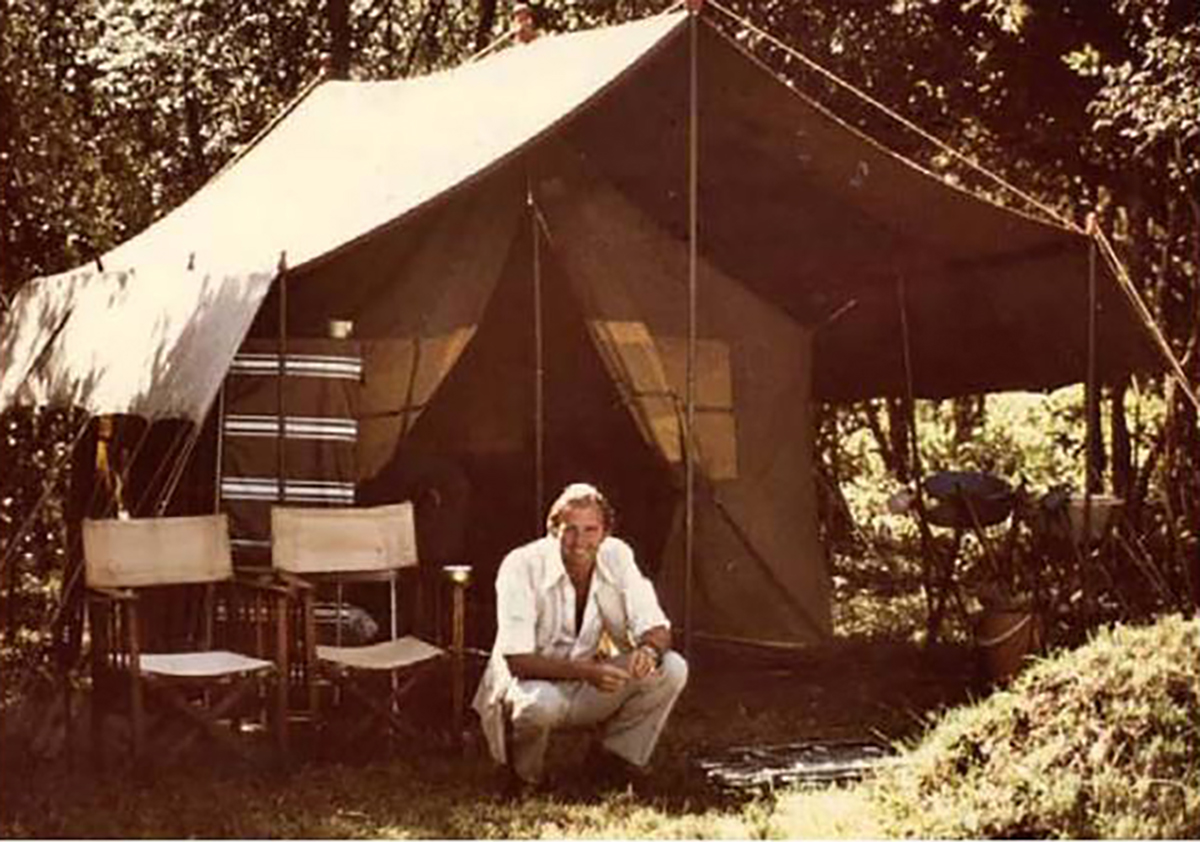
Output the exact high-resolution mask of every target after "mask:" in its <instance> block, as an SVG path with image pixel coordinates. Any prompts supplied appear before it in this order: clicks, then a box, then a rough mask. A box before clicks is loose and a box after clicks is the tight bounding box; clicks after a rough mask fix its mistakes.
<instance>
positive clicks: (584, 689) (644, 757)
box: [506, 652, 688, 782]
mask: <svg viewBox="0 0 1200 842" xmlns="http://www.w3.org/2000/svg"><path fill="white" fill-rule="evenodd" d="M628 662H629V656H628V655H623V656H621V657H619V658H615V659H613V661H612V663H613V664H614V665H616V666H619V667H622V668H623V669H628V666H629V663H628ZM687 674H688V666H687V661H685V660H684V659H683V657H682V656H681V655H679V654H678V653H676V652H667V653H666V654H665V655H664V656H663V662H662V666H660V667H659V668H658V669H657V670H656V671H654V672H652V673H651V674H650V675H648V676H646V677H644V678H640V679H630V680H629V681H628V682H626V683H625V686H624V687H622V688H621V689H620V690H617V691H615V692H612V693H605V692H603V691H601V690H597V689H596V688H595V687H593V686H592V685H590V684H588V683H587V682H585V681H542V680H539V679H518V680H517V681H515V682H513V685H512V686H511V687H510V688H509V691H508V697H507V700H506V708H507V709H508V711H509V717H510V724H511V729H510V730H509V734H510V736H511V739H510V742H509V762H510V763H511V764H512V768H513V771H515V772H516V773H517V775H518V776H520V777H521V779H522V780H526V781H531V782H537V781H540V780H541V779H542V774H543V771H544V768H545V762H546V749H547V747H548V746H549V744H550V734H551V732H553V731H555V730H556V729H561V728H577V727H582V726H590V725H597V724H601V723H602V724H603V739H602V744H603V746H604V748H606V749H607V750H608V751H610V752H612V753H613V754H616V755H618V756H619V757H622V758H624V759H625V760H627V761H629V762H630V763H632V764H633V765H634V766H639V767H644V766H645V765H646V764H647V763H649V762H650V756H651V755H652V754H653V753H654V746H655V745H657V743H658V738H659V735H661V734H662V729H663V726H664V725H666V723H667V717H668V716H669V715H670V713H671V708H672V707H674V705H675V700H676V699H678V698H679V694H680V693H681V692H683V687H684V685H685V684H687Z"/></svg>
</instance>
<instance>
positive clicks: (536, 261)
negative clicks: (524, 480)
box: [525, 174, 546, 535]
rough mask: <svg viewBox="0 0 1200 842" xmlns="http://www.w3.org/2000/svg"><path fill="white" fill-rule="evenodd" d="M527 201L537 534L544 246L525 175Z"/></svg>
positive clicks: (541, 507)
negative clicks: (530, 277)
mask: <svg viewBox="0 0 1200 842" xmlns="http://www.w3.org/2000/svg"><path fill="white" fill-rule="evenodd" d="M525 203H526V205H527V206H528V207H529V229H530V234H531V236H532V239H533V246H532V258H533V352H534V379H533V442H534V445H533V446H534V501H535V503H536V505H535V507H534V534H535V535H537V534H539V533H540V532H541V530H542V529H543V527H544V520H543V519H544V518H545V505H546V359H545V350H546V349H545V335H544V333H543V322H542V249H541V237H540V235H539V231H538V219H537V204H536V203H535V202H534V199H533V181H532V180H531V179H530V178H529V175H528V174H526V176H525Z"/></svg>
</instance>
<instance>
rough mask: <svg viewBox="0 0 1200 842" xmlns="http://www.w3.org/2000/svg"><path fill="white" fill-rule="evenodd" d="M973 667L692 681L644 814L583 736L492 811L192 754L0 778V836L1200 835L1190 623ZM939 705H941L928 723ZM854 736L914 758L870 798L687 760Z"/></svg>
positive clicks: (472, 760)
mask: <svg viewBox="0 0 1200 842" xmlns="http://www.w3.org/2000/svg"><path fill="white" fill-rule="evenodd" d="M935 655H936V656H937V657H935ZM939 658H940V660H939ZM698 666H705V665H698ZM967 666H968V664H967V662H964V661H963V660H962V659H961V657H959V656H958V655H956V654H955V652H954V650H945V651H942V652H941V653H940V654H939V653H932V652H924V651H922V650H916V649H911V648H897V647H895V646H893V647H891V648H889V647H887V646H885V645H882V644H876V645H875V646H874V647H863V648H857V649H856V648H842V649H834V650H829V651H827V652H826V653H824V655H823V656H822V658H821V659H818V658H816V656H815V655H814V656H811V657H810V658H809V659H808V660H805V659H804V658H798V659H796V660H793V661H791V662H788V663H786V664H774V665H763V664H756V665H749V664H726V665H725V666H724V667H723V668H722V669H716V668H715V667H714V665H712V664H709V665H707V666H706V668H704V669H701V670H698V671H697V672H696V673H694V675H697V676H698V678H697V680H696V681H695V682H694V683H693V686H691V687H689V691H688V694H687V696H685V698H684V700H683V701H682V702H681V707H680V709H679V711H678V712H677V715H676V717H675V720H674V721H673V722H672V725H671V727H670V728H669V730H668V732H667V734H666V736H665V739H664V743H663V745H662V746H661V747H660V752H659V754H660V757H659V762H658V764H657V769H656V773H655V775H654V777H653V779H652V782H651V785H650V787H649V789H648V791H647V792H645V793H643V794H642V795H640V796H637V797H635V796H634V795H633V794H632V793H630V792H628V791H624V792H622V791H615V792H612V791H610V792H605V793H597V792H595V791H593V790H592V789H591V787H590V785H589V783H588V781H587V779H586V777H584V776H582V775H581V774H580V772H579V771H578V767H577V765H576V758H577V757H578V756H579V755H581V754H582V748H583V747H584V746H585V741H584V740H583V739H582V738H573V739H566V740H561V741H559V742H558V743H557V744H556V753H555V754H554V756H553V757H552V763H551V766H552V769H553V771H555V772H556V773H557V774H558V776H559V780H558V783H559V785H558V787H557V789H556V791H555V794H554V795H550V796H540V797H535V798H532V799H527V800H524V801H518V802H509V801H505V800H504V799H502V798H500V797H499V795H498V787H497V781H496V778H495V776H494V772H493V770H492V768H491V766H490V763H489V762H488V760H487V759H486V758H485V757H483V756H482V755H481V753H480V752H479V751H478V749H475V750H474V751H473V752H469V753H468V754H467V756H465V757H460V756H458V755H457V754H455V753H451V752H448V751H446V750H445V749H444V748H440V747H439V746H438V745H437V744H436V743H433V742H426V741H424V740H422V739H416V740H413V741H410V742H409V743H408V744H406V745H404V746H402V752H401V754H400V755H399V756H395V757H392V758H391V759H377V760H374V761H363V762H357V763H354V764H343V763H333V762H321V763H318V762H310V763H308V764H305V765H301V766H300V767H298V768H296V769H294V770H292V771H291V772H290V773H288V774H286V775H284V774H270V773H265V772H262V771H257V770H255V769H253V768H249V767H245V766H231V765H229V764H227V763H224V762H219V761H217V760H216V759H215V758H209V757H208V756H207V755H204V754H200V753H197V755H196V756H194V757H192V758H190V760H189V763H188V765H187V766H186V767H184V768H175V769H170V770H158V771H155V772H148V773H141V774H138V773H132V772H129V771H127V770H126V771H123V772H119V773H117V774H114V775H113V776H111V777H108V778H99V777H97V776H96V775H94V774H92V773H91V771H90V770H88V769H79V770H77V771H74V772H71V771H66V770H64V769H63V768H61V767H60V766H59V767H51V766H46V767H38V768H34V767H29V768H14V767H11V766H8V765H6V767H5V768H4V769H3V777H2V778H0V835H3V836H5V837H39V838H49V837H97V838H116V837H122V838H142V837H156V838H179V837H190V836H199V837H211V838H231V837H238V838H275V837H281V838H282V837H292V838H295V837H304V838H380V837H386V838H528V839H535V838H564V837H565V838H608V839H624V838H639V839H640V838H688V839H724V838H739V839H740V838H752V839H758V838H762V839H785V838H786V839H801V838H864V837H868V838H891V837H937V838H979V837H988V838H999V837H1011V836H1022V837H1044V836H1051V837H1067V838H1079V837H1095V838H1118V837H1123V838H1163V837H1190V838H1196V837H1197V836H1200V762H1198V758H1197V751H1198V749H1200V621H1197V620H1189V621H1185V620H1182V619H1180V618H1178V617H1167V618H1163V619H1161V620H1160V621H1158V622H1157V623H1155V624H1154V625H1152V626H1148V627H1144V628H1132V627H1130V628H1117V629H1115V630H1112V631H1104V632H1101V633H1099V634H1097V635H1096V636H1095V637H1094V638H1093V639H1092V640H1091V641H1090V642H1089V643H1088V644H1087V645H1085V646H1083V647H1081V648H1079V649H1077V650H1074V651H1069V652H1063V653H1058V654H1056V655H1054V656H1053V657H1049V658H1046V659H1044V660H1043V661H1041V662H1039V663H1037V664H1035V665H1033V666H1032V668H1030V669H1029V670H1027V671H1026V672H1025V673H1024V674H1023V675H1022V676H1021V677H1020V678H1019V679H1018V680H1017V681H1016V682H1015V683H1014V684H1013V685H1012V686H1011V687H1010V688H1008V689H1005V690H1001V691H999V692H996V693H993V694H991V695H989V696H987V697H986V698H982V699H981V700H980V701H976V702H970V700H969V699H968V698H967V694H968V692H969V691H977V688H973V687H971V686H969V685H967V684H965V683H963V682H960V684H959V686H958V687H957V688H954V687H952V681H953V678H954V676H955V675H956V674H957V673H961V672H962V670H963V669H964V668H965V667H967ZM956 671H957V673H956ZM705 676H708V678H705ZM936 686H940V687H941V688H942V691H941V692H940V693H935V692H933V690H932V688H933V687H936ZM922 693H924V694H925V695H922ZM881 698H887V699H888V703H887V704H882V703H881V702H880V699H881ZM947 703H953V705H954V706H953V707H951V708H948V709H946V710H944V711H942V712H940V713H936V714H935V713H930V712H931V711H938V710H939V709H941V708H942V707H943V706H944V705H945V704H947ZM814 704H816V707H815V708H814V707H813V705H814ZM839 717H840V718H839ZM906 723H907V726H906ZM856 728H857V729H860V730H859V731H858V732H857V733H858V734H859V735H861V729H862V728H870V729H875V730H877V731H879V733H881V734H882V735H884V736H887V735H891V736H896V737H898V738H904V739H905V740H906V743H907V744H908V745H911V746H912V748H911V749H910V750H908V751H906V752H905V753H904V754H903V755H902V756H901V758H900V761H901V762H899V763H897V764H896V765H895V766H894V767H893V768H892V769H890V770H888V771H885V772H884V773H882V774H881V775H880V776H879V777H877V778H876V779H874V780H871V781H868V782H865V783H863V784H859V785H854V786H847V787H842V788H832V789H824V790H815V791H791V792H787V791H785V792H780V793H775V794H771V795H765V796H761V797H759V798H757V799H755V800H750V801H745V800H740V801H735V800H731V799H730V798H729V797H727V796H723V795H722V794H720V793H718V792H715V791H714V790H713V789H712V788H711V787H710V786H709V785H707V784H706V783H705V782H704V781H703V780H701V779H699V778H698V775H697V773H696V772H695V771H694V770H693V767H692V766H691V765H690V763H689V759H690V758H692V757H694V756H695V755H696V754H698V753H701V752H703V751H707V750H710V749H715V748H719V747H721V746H730V745H737V744H745V743H747V742H751V741H758V742H762V743H771V742H781V741H785V740H795V739H802V738H805V737H815V736H822V735H825V736H830V735H833V736H854V735H855V734H856V731H855V729H856Z"/></svg>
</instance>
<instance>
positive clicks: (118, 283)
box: [0, 12, 1147, 419]
mask: <svg viewBox="0 0 1200 842" xmlns="http://www.w3.org/2000/svg"><path fill="white" fill-rule="evenodd" d="M686 19H687V17H686V13H683V12H679V13H671V14H663V15H659V16H657V17H652V18H648V19H646V20H643V21H640V22H637V23H632V24H626V25H623V26H615V27H609V28H604V29H596V30H591V31H586V32H580V33H574V34H570V35H561V36H553V37H544V38H541V39H538V40H536V41H533V42H532V43H529V44H524V45H519V46H515V47H512V48H510V49H507V50H505V51H502V52H499V53H496V54H493V55H492V56H489V57H487V58H486V59H483V60H480V61H478V62H475V63H472V64H466V65H463V66H461V67H458V68H455V69H453V70H449V71H445V72H441V73H436V74H432V75H429V76H426V77H421V78H416V79H411V80H404V81H398V82H326V83H324V84H321V85H319V86H317V87H316V88H315V89H314V90H313V91H312V92H311V93H310V94H309V95H308V96H306V97H304V98H303V99H302V100H301V101H300V102H299V103H298V104H297V105H296V106H295V107H294V109H293V110H292V111H291V113H289V114H287V115H286V117H285V118H284V119H283V120H281V121H280V122H279V124H278V125H276V126H275V127H274V128H273V129H272V130H271V131H270V132H269V133H267V134H266V135H265V136H264V137H263V138H262V139H261V140H260V141H259V142H258V143H257V144H256V145H254V146H253V147H252V148H250V149H249V150H248V151H247V152H246V153H245V154H244V155H243V156H241V157H240V158H239V159H237V160H236V161H235V162H234V163H233V165H232V166H230V167H228V168H227V169H226V170H225V171H224V172H222V173H221V174H220V175H219V176H218V177H216V178H214V179H213V180H212V181H210V182H209V183H208V184H207V185H206V186H205V187H204V188H202V189H201V190H200V191H199V192H197V193H196V194H195V195H194V196H193V197H191V198H190V199H189V200H187V201H186V202H185V203H183V204H182V205H181V206H180V207H179V208H177V209H176V210H174V211H172V212H171V213H169V214H168V215H166V216H165V217H163V218H162V219H161V220H159V221H158V222H156V223H155V224H153V225H152V226H150V227H149V228H148V229H147V230H146V231H144V232H143V233H141V234H139V235H138V236H136V237H134V238H133V239H131V240H129V241H128V242H126V243H124V244H122V245H121V246H118V247H117V248H115V249H113V250H112V251H110V252H108V253H107V254H105V255H104V256H103V257H102V258H101V260H100V261H99V263H100V264H101V265H96V264H91V265H88V266H84V267H81V268H79V269H76V270H73V271H71V272H67V273H64V274H62V275H58V276H54V277H50V278H44V279H39V280H37V281H35V282H33V283H31V284H28V285H26V287H25V288H23V289H22V290H21V292H20V294H19V295H18V300H17V302H16V306H15V307H14V309H13V312H12V313H11V314H10V316H9V318H8V323H7V324H6V326H5V330H4V333H3V335H2V336H0V363H2V364H3V365H0V405H8V404H10V403H12V402H14V401H17V400H25V401H28V400H38V401H43V402H60V403H75V404H81V405H83V406H85V407H87V408H89V409H91V410H92V411H94V412H134V413H138V414H142V415H146V416H150V417H163V416H186V417H191V418H195V419H199V418H201V417H202V415H203V414H204V412H205V411H206V409H207V407H208V405H209V403H210V402H211V400H212V398H213V396H214V395H215V394H216V390H217V389H218V387H219V384H220V381H221V377H222V376H223V374H224V371H225V369H226V367H227V365H228V362H229V360H230V359H231V358H232V356H233V354H234V352H235V351H236V348H237V346H238V344H239V343H240V342H241V340H242V338H243V337H244V336H245V334H246V332H247V330H248V329H249V326H250V323H251V321H252V319H253V317H254V315H255V313H256V312H257V310H258V308H259V307H260V306H261V304H262V301H263V299H264V297H265V295H266V293H267V290H268V288H269V286H270V284H271V282H272V280H273V279H274V278H275V276H276V274H277V271H278V266H279V265H280V263H281V262H282V263H286V265H287V266H288V267H290V268H291V269H296V268H301V267H309V268H312V267H314V266H316V265H318V264H319V263H321V261H323V259H324V258H326V257H328V256H331V255H335V254H338V253H340V252H342V251H344V250H346V249H347V247H349V246H351V245H353V244H355V243H357V242H359V241H361V240H363V239H364V238H367V237H372V236H378V235H380V234H382V233H384V232H386V231H388V230H391V229H392V228H393V227H394V226H396V225H397V224H400V223H403V222H404V221H406V220H409V219H411V218H413V216H414V214H415V213H419V212H420V211H421V210H422V209H424V208H426V207H429V206H431V205H432V204H433V203H435V202H436V201H437V200H438V199H440V198H441V197H443V196H446V195H447V194H449V193H452V192H455V191H458V190H460V189H462V188H463V187H464V186H467V185H470V184H475V183H476V182H477V181H478V179H479V178H480V177H481V176H482V175H484V174H485V173H488V172H491V171H493V170H495V169H496V168H497V167H498V166H500V165H501V164H502V163H503V162H505V161H509V160H512V159H513V158H514V156H515V155H517V154H518V153H522V152H526V151H533V152H534V153H535V158H534V159H532V160H536V152H537V150H538V148H539V146H538V144H539V143H540V142H542V141H544V140H547V139H549V138H550V137H553V138H555V139H556V140H558V139H564V140H566V142H567V143H568V144H569V145H570V146H572V147H574V148H575V149H576V150H578V151H580V152H581V153H582V154H584V155H586V156H587V157H588V158H589V159H590V162H591V165H593V166H595V167H596V168H598V169H599V171H600V172H601V173H602V174H603V175H604V176H605V177H607V178H608V179H609V180H610V181H611V182H612V183H613V184H614V185H615V186H617V187H618V188H619V189H621V190H622V191H623V192H624V193H625V194H626V195H628V196H629V197H630V198H631V199H632V200H633V201H635V202H636V203H637V204H638V205H639V206H641V207H643V208H644V209H645V210H646V212H647V213H648V214H649V216H650V217H651V218H652V219H653V220H655V221H656V223H657V224H658V225H660V226H661V227H662V229H663V230H664V231H667V232H669V233H671V234H672V235H674V236H676V237H678V238H683V237H684V236H685V232H686V230H687V224H686V222H687V218H686V213H687V201H686V195H687V178H686V172H687V159H686V150H687V142H686V131H687V125H688V122H687V108H688V104H687V103H688V88H687V84H688V82H687V80H688V74H687V72H686V71H687V63H686V62H687V61H688V54H687V50H688V42H689V39H687V38H682V37H677V36H678V35H679V34H680V33H682V32H683V31H684V30H685V27H684V26H683V24H684V23H685V21H686ZM700 35H701V41H700V49H699V55H698V60H699V61H700V65H701V66H700V73H699V78H700V103H701V105H700V108H701V114H700V118H701V123H700V126H701V128H700V174H701V183H700V214H701V228H700V249H701V251H702V252H703V253H704V255H705V257H706V258H707V259H709V260H711V261H712V262H713V263H714V264H715V265H717V266H719V267H720V268H721V269H722V270H723V271H725V272H726V273H728V274H729V275H730V276H732V277H735V278H738V279H739V280H742V281H744V282H745V283H747V284H748V285H749V286H750V287H751V288H752V289H755V290H756V291H758V292H759V293H760V294H762V295H763V296H764V297H767V298H769V299H770V300H772V301H774V302H776V303H777V304H778V305H779V306H781V307H783V308H784V309H785V310H786V311H788V312H789V313H791V314H792V315H794V316H795V317H797V318H798V319H800V320H801V321H804V322H806V323H809V324H813V325H816V326H817V327H818V330H817V334H816V335H817V340H816V342H817V358H816V371H815V375H814V392H815V393H816V394H817V396H819V397H823V398H830V399H852V398H859V397H865V396H870V395H875V394H884V393H900V392H901V391H902V390H903V388H904V380H905V375H904V368H903V353H902V347H903V345H902V342H901V332H900V319H899V315H898V314H899V312H900V308H899V307H898V306H897V300H898V299H897V289H898V287H899V283H900V279H901V278H903V280H904V284H905V289H906V313H907V316H908V321H909V324H910V335H911V344H912V358H913V374H914V380H915V386H916V389H917V391H918V393H919V394H924V395H947V394H956V393H964V392H975V391H985V390H989V389H1000V388H1018V387H1025V388H1043V387H1049V386H1055V385H1059V384H1062V383H1065V382H1072V381H1077V380H1079V379H1081V378H1082V376H1083V373H1084V370H1085V369H1084V366H1085V362H1086V357H1085V354H1084V350H1085V349H1086V336H1085V328H1084V325H1085V322H1084V318H1083V314H1084V313H1085V306H1084V305H1085V302H1086V297H1085V291H1086V279H1087V251H1086V250H1087V239H1086V238H1085V237H1084V236H1083V235H1082V234H1080V233H1079V232H1077V231H1073V230H1068V229H1064V228H1060V227H1057V226H1052V225H1046V224H1044V223H1040V222H1036V221H1033V220H1031V219H1029V218H1027V217H1025V216H1022V215H1020V214H1016V213H1013V212H1012V211H1008V210H1005V209H1003V208H1000V207H999V206H996V205H994V204H991V203H989V202H985V201H982V200H979V199H977V198H975V197H973V196H969V195H967V194H966V193H963V192H962V191H959V190H955V189H952V188H950V187H947V186H946V185H945V184H943V183H941V182H940V181H939V180H938V179H936V178H934V177H932V176H930V175H929V174H927V173H924V172H921V171H919V170H918V169H916V168H915V167H913V166H912V165H911V164H908V163H907V162H904V161H902V160H900V159H898V158H896V157H895V156H892V155H890V154H889V153H888V152H886V150H883V149H882V148H880V147H879V146H878V145H877V144H875V143H873V142H871V141H870V140H869V139H867V138H865V137H863V136H861V135H859V134H858V133H856V132H855V131H853V130H852V129H850V128H848V127H847V126H845V125H843V124H841V123H840V122H838V121H837V120H836V119H835V118H833V117H832V116H831V115H829V114H828V113H826V112H825V111H823V110H822V109H820V108H819V107H817V106H816V105H814V104H813V103H811V102H809V101H806V100H805V99H803V98H802V97H800V96H797V94H796V92H795V91H793V90H791V89H790V88H788V87H787V86H786V85H784V84H782V83H781V82H779V81H778V80H776V79H774V78H772V77H771V76H770V74H768V73H766V72H764V71H763V69H762V68H761V67H760V66H758V65H757V64H756V62H754V61H753V60H750V59H748V58H747V56H746V55H745V54H744V53H743V52H742V51H741V50H740V48H738V47H736V46H735V45H733V44H732V43H731V42H729V41H728V40H727V39H725V38H724V36H722V35H721V34H720V33H719V32H717V30H716V29H715V28H713V27H710V26H704V27H701V32H700ZM1105 280H1107V279H1105ZM1102 287H1103V296H1102V306H1103V308H1104V310H1103V313H1102V328H1101V329H1102V335H1103V336H1104V337H1105V340H1104V342H1103V343H1102V344H1101V352H1102V353H1101V359H1100V370H1101V373H1102V375H1103V374H1105V373H1108V374H1112V373H1114V372H1116V371H1119V370H1122V369H1128V368H1129V367H1131V366H1132V365H1134V364H1136V363H1137V362H1138V361H1140V360H1144V359H1146V358H1147V357H1146V356H1145V353H1144V348H1145V347H1147V346H1146V345H1145V344H1144V343H1140V341H1139V340H1138V338H1137V336H1138V330H1137V328H1138V326H1137V325H1136V324H1135V323H1134V322H1133V320H1132V319H1131V318H1129V315H1128V312H1127V311H1126V310H1125V308H1124V303H1123V302H1122V301H1120V300H1119V296H1118V294H1117V292H1116V288H1115V285H1113V284H1111V283H1107V284H1102ZM114 328H115V329H116V330H118V331H120V333H119V334H118V338H119V341H113V337H114ZM133 328H136V329H133ZM51 340H53V341H51ZM31 370H36V376H34V377H27V376H26V375H27V374H28V373H29V372H30V371H31Z"/></svg>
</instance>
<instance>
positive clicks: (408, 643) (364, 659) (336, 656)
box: [317, 635, 446, 671]
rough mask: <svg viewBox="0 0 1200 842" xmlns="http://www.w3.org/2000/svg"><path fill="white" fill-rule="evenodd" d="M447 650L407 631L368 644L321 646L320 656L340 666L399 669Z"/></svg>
mask: <svg viewBox="0 0 1200 842" xmlns="http://www.w3.org/2000/svg"><path fill="white" fill-rule="evenodd" d="M445 654H446V650H445V649H442V648H441V647H439V646H434V645H433V644H432V643H426V642H425V641H424V640H421V639H420V638H419V637H413V636H412V635H406V636H404V637H401V638H399V639H397V640H385V641H382V642H381V643H372V644H370V645H367V646H318V647H317V658H319V659H320V660H321V661H324V662H326V663H328V664H331V665H334V666H338V667H348V668H350V669H358V670H384V671H390V670H398V669H404V668H406V667H411V666H415V665H417V664H420V663H423V662H425V661H429V660H431V659H434V658H440V657H442V656H443V655H445Z"/></svg>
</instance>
